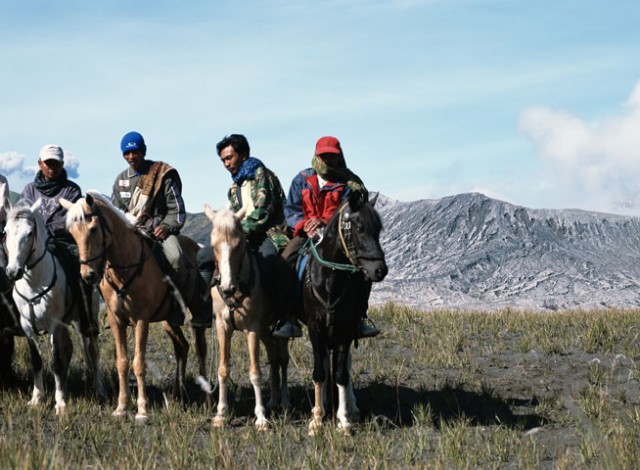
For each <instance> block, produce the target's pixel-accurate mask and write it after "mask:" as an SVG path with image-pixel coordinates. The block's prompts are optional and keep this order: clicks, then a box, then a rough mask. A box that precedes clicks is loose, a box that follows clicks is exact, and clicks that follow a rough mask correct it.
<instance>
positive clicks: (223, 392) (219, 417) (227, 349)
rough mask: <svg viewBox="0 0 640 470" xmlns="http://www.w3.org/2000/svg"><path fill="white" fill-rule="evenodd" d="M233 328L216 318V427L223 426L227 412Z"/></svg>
mask: <svg viewBox="0 0 640 470" xmlns="http://www.w3.org/2000/svg"><path fill="white" fill-rule="evenodd" d="M232 332H233V330H231V329H228V328H225V325H224V323H223V320H218V319H216V336H217V338H218V356H219V357H218V389H219V392H218V410H217V413H216V415H215V416H214V417H213V421H212V423H211V424H212V425H213V426H214V427H216V428H220V427H222V426H224V420H225V416H226V414H227V408H228V404H227V379H228V378H229V357H230V355H231V334H232Z"/></svg>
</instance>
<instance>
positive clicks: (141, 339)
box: [133, 320, 149, 421]
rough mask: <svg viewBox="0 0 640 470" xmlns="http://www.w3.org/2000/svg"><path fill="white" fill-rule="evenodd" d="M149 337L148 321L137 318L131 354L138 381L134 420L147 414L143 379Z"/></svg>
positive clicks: (145, 371)
mask: <svg viewBox="0 0 640 470" xmlns="http://www.w3.org/2000/svg"><path fill="white" fill-rule="evenodd" d="M148 339H149V322H148V321H146V320H138V321H137V322H136V326H135V341H136V349H135V353H134V355H133V373H134V374H136V379H137V381H138V400H137V402H136V404H137V405H138V411H137V413H136V421H144V420H146V419H147V418H148V417H149V416H148V415H147V390H146V388H145V379H146V376H147V358H146V354H147V340H148Z"/></svg>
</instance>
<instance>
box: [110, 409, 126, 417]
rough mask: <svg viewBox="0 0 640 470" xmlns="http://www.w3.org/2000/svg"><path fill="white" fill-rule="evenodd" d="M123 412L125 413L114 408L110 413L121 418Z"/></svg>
mask: <svg viewBox="0 0 640 470" xmlns="http://www.w3.org/2000/svg"><path fill="white" fill-rule="evenodd" d="M125 414H126V413H125V411H124V410H120V409H116V410H114V412H113V413H111V416H113V417H114V418H122V417H123V416H124V415H125Z"/></svg>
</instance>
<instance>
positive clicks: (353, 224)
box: [337, 196, 389, 282]
mask: <svg viewBox="0 0 640 470" xmlns="http://www.w3.org/2000/svg"><path fill="white" fill-rule="evenodd" d="M376 199H377V196H376V197H374V198H373V200H371V201H366V202H363V201H361V200H360V198H359V197H357V196H355V197H351V198H349V201H348V203H346V204H344V205H343V206H341V207H340V209H339V213H338V214H337V217H338V230H339V236H340V240H341V243H342V245H343V249H344V251H345V253H346V255H347V258H349V260H350V261H351V263H352V264H353V265H354V266H357V267H359V268H360V269H361V270H362V272H363V274H364V277H365V279H367V280H370V281H374V282H378V281H382V280H383V279H384V278H385V276H386V275H387V272H388V271H389V269H388V268H387V263H386V261H385V259H384V252H383V251H382V247H381V246H380V231H381V230H382V222H381V220H380V216H379V215H378V213H377V212H376V210H375V209H374V208H373V206H374V204H375V202H376Z"/></svg>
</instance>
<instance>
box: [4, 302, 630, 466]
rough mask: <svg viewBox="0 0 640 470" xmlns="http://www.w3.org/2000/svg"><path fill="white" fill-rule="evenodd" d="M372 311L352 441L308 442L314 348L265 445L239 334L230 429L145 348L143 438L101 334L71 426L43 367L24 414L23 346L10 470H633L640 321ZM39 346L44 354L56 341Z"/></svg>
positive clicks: (304, 344)
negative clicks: (98, 366)
mask: <svg viewBox="0 0 640 470" xmlns="http://www.w3.org/2000/svg"><path fill="white" fill-rule="evenodd" d="M369 314H370V316H371V317H372V318H373V319H374V320H375V321H376V323H377V325H378V326H380V327H381V329H382V330H383V334H382V335H380V336H379V337H378V338H375V339H367V340H364V341H361V342H360V345H359V347H358V349H356V350H355V351H354V358H353V364H354V365H353V381H354V386H355V392H356V397H357V399H358V404H359V406H360V409H361V411H362V419H361V420H360V421H359V422H357V423H356V425H355V426H354V433H353V435H352V436H344V435H342V434H341V433H339V432H337V431H336V429H335V422H334V421H332V420H331V419H327V421H326V426H325V427H324V429H323V430H322V432H320V433H319V434H318V435H316V436H313V437H309V436H308V435H307V423H308V420H309V418H310V410H311V400H312V383H311V372H310V365H311V348H310V344H309V342H308V340H306V339H305V338H302V339H298V340H295V341H293V342H292V344H291V353H292V360H291V365H290V382H291V393H292V398H293V402H294V406H293V408H292V409H291V410H287V411H283V410H274V411H273V412H272V413H271V415H270V425H271V428H270V430H269V431H267V432H258V431H256V430H255V429H254V428H253V426H252V423H253V418H252V410H253V398H252V392H251V389H250V386H249V380H248V377H247V372H246V370H247V354H246V348H245V341H244V338H243V337H242V336H241V335H240V334H236V335H235V337H234V344H233V346H234V347H233V352H232V371H231V374H232V386H231V395H230V399H231V419H230V421H229V423H228V425H227V426H226V427H225V428H224V429H214V428H212V427H211V418H212V416H213V414H214V410H213V405H212V403H211V401H212V402H215V397H216V395H215V393H214V396H213V398H212V400H211V401H210V402H209V403H207V400H206V394H205V392H203V391H202V390H200V389H199V388H198V387H197V386H196V385H195V383H194V374H195V370H196V369H195V357H194V355H193V353H191V355H190V366H189V370H190V377H189V383H190V386H189V394H190V400H189V402H188V403H179V402H178V401H176V399H175V398H174V397H173V396H172V395H171V394H170V392H169V391H170V390H171V389H172V378H173V373H174V362H173V358H172V352H171V346H170V342H169V340H168V338H165V337H164V334H163V332H162V330H161V328H160V327H159V326H158V325H153V326H152V333H151V336H150V340H149V360H148V365H149V367H148V369H149V374H148V391H149V395H150V400H151V406H150V410H151V413H152V414H151V418H150V420H149V421H148V423H146V424H144V425H139V424H136V423H135V420H134V419H133V415H134V409H133V408H132V410H131V414H130V415H129V416H128V417H126V418H124V419H115V418H113V417H112V416H111V412H112V410H113V409H114V408H115V398H116V391H117V380H116V375H115V367H114V347H113V340H112V338H111V335H110V333H109V332H108V331H105V332H104V333H103V334H102V335H101V337H100V339H101V348H102V349H101V351H102V369H103V373H104V377H105V382H106V386H107V402H106V403H104V404H101V403H99V402H98V401H97V400H96V399H95V398H93V397H92V396H91V393H90V392H91V390H90V389H89V388H90V386H89V385H87V383H88V381H87V380H86V377H85V373H84V364H83V362H82V360H81V357H80V354H79V351H80V350H79V348H78V347H77V344H76V349H75V351H74V361H73V366H72V373H71V377H70V383H69V389H70V393H69V395H70V397H69V401H68V414H67V416H65V417H64V418H56V417H55V415H54V410H53V399H52V397H51V392H52V390H53V382H52V378H51V374H50V369H49V368H48V365H47V369H46V371H47V383H48V390H47V391H48V393H49V396H48V399H47V401H46V402H45V403H44V404H42V405H41V406H39V407H37V408H33V407H30V406H28V405H27V401H28V400H29V398H30V384H29V380H30V367H29V364H28V351H27V347H26V342H25V340H24V339H23V338H19V339H18V340H17V353H16V357H15V360H14V369H15V370H16V373H17V375H18V377H19V378H20V380H21V383H20V384H19V385H18V386H17V387H14V388H8V389H4V390H2V391H0V468H3V469H11V468H25V469H32V468H33V469H36V468H37V469H41V468H118V469H120V468H141V469H142V468H145V469H146V468H162V469H165V468H175V469H185V468H190V469H196V468H231V467H236V468H247V467H248V468H275V469H278V468H302V467H304V468H318V469H320V468H331V469H333V468H358V469H359V468H501V469H503V468H519V469H520V468H525V469H526V468H531V469H534V468H535V469H539V468H560V469H563V468H582V467H591V468H612V469H618V468H637V465H638V462H640V395H639V394H640V385H639V383H640V382H639V379H640V370H639V368H638V365H637V361H638V360H639V359H640V344H639V341H638V339H639V335H640V310H624V311H622V310H606V311H604V310H603V311H592V312H585V311H570V312H556V313H534V312H518V311H511V310H504V311H500V312H497V313H486V312H455V311H434V312H421V311H417V310H413V309H409V308H406V307H403V306H399V305H394V304H388V305H386V306H384V307H380V308H374V309H371V311H370V312H369ZM209 340H211V337H209ZM42 343H43V350H44V351H45V352H46V353H47V357H48V353H49V351H50V347H49V344H48V341H47V340H46V339H45V338H42ZM210 348H211V351H213V352H214V355H215V352H216V350H215V345H211V344H210ZM192 349H193V348H192ZM262 357H263V358H264V357H265V355H264V354H263V356H262ZM211 370H212V371H215V364H213V363H212V366H211ZM266 373H267V369H266V367H265V368H264V380H265V381H266ZM212 375H213V376H215V374H212ZM131 377H132V379H131V382H130V383H131V387H132V388H133V392H134V394H135V382H134V381H133V376H131ZM213 385H214V387H215V381H214V383H213ZM265 396H266V392H265Z"/></svg>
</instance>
